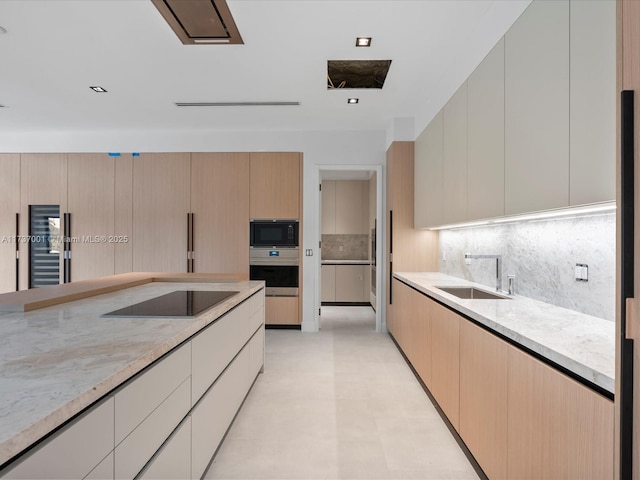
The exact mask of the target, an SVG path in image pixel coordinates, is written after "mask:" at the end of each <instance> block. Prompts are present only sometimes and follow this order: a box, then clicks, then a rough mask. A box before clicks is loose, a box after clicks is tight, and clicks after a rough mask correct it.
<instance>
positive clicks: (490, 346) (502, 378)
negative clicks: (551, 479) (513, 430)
mask: <svg viewBox="0 0 640 480" xmlns="http://www.w3.org/2000/svg"><path fill="white" fill-rule="evenodd" d="M508 353H509V346H508V345H507V343H505V342H504V341H502V340H500V339H498V338H496V337H495V336H494V335H492V334H491V333H489V332H487V331H485V330H483V329H482V328H480V327H478V326H476V325H473V324H472V323H470V322H466V321H462V322H460V430H459V431H460V436H461V437H462V438H463V439H464V442H465V443H466V444H467V446H468V447H469V449H470V450H471V451H472V452H473V455H474V456H475V458H476V460H477V461H478V463H479V464H480V466H481V467H482V469H483V470H484V472H485V473H486V474H487V476H488V477H489V478H494V479H500V478H505V479H506V478H508V477H507V416H506V415H505V412H506V411H507V397H508V392H507V355H508ZM514 478H516V477H514Z"/></svg>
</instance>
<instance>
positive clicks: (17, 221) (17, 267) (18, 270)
mask: <svg viewBox="0 0 640 480" xmlns="http://www.w3.org/2000/svg"><path fill="white" fill-rule="evenodd" d="M18 290H20V214H19V213H16V292H17V291H18Z"/></svg>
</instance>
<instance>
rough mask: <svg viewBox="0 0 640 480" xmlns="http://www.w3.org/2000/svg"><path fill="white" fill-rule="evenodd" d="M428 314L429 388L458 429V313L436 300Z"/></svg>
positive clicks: (430, 306) (429, 306)
mask: <svg viewBox="0 0 640 480" xmlns="http://www.w3.org/2000/svg"><path fill="white" fill-rule="evenodd" d="M427 311H428V315H429V316H430V317H431V384H430V387H429V389H430V390H431V393H432V394H433V396H434V397H435V399H436V400H437V401H438V404H439V405H440V408H442V410H443V411H444V413H445V414H446V415H447V418H449V421H450V422H451V424H452V425H453V427H454V428H455V429H456V430H458V431H459V430H460V317H459V316H458V315H457V314H456V313H454V312H452V311H451V310H449V309H447V308H445V307H443V306H441V305H439V304H437V303H435V302H430V303H428V304H427Z"/></svg>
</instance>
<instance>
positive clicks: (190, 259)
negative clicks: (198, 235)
mask: <svg viewBox="0 0 640 480" xmlns="http://www.w3.org/2000/svg"><path fill="white" fill-rule="evenodd" d="M193 223H194V214H193V213H187V273H193V271H194V259H195V252H194V250H193V247H194V241H193Z"/></svg>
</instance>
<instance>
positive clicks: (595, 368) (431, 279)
mask: <svg viewBox="0 0 640 480" xmlns="http://www.w3.org/2000/svg"><path fill="white" fill-rule="evenodd" d="M394 276H395V277H396V278H397V279H398V280H401V281H403V282H404V283H406V284H408V285H410V286H412V287H414V288H416V289H417V290H419V291H420V292H422V293H424V294H426V295H428V296H429V297H432V298H434V299H435V300H438V301H440V302H441V303H443V304H445V305H447V306H449V307H451V308H453V309H454V310H457V311H459V312H460V313H462V314H464V315H466V316H467V317H470V318H472V319H473V320H475V321H477V322H478V323H480V324H482V325H485V326H487V327H488V328H490V329H492V330H494V331H496V332H498V333H500V334H501V335H503V336H504V337H506V338H508V339H510V340H513V341H514V342H516V343H518V344H520V345H522V346H524V347H526V348H528V349H529V350H531V351H533V352H535V353H537V354H539V355H541V356H542V357H544V358H547V359H549V360H551V361H552V362H554V363H556V364H558V365H560V366H561V367H564V368H566V369H567V370H569V371H570V372H572V373H574V374H576V375H578V376H580V377H582V378H584V379H586V380H588V381H589V382H591V383H593V384H595V385H597V386H599V387H601V388H602V389H604V390H606V391H608V392H611V393H613V392H614V378H615V323H614V322H610V321H608V320H604V319H601V318H597V317H593V316H590V315H585V314H583V313H579V312H575V311H573V310H568V309H566V308H561V307H557V306H554V305H551V304H548V303H544V302H540V301H537V300H533V299H530V298H526V297H521V296H519V295H514V296H512V297H511V298H510V299H508V300H486V299H482V300H478V299H476V300H473V299H461V298H458V297H455V296H453V295H450V294H448V293H446V292H444V291H442V290H440V289H438V288H436V286H475V287H479V288H481V289H483V290H487V291H491V288H489V287H487V286H485V285H480V284H476V283H472V282H469V281H467V280H463V279H460V278H457V277H452V276H449V275H445V274H442V273H437V272H398V273H395V274H394Z"/></svg>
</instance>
